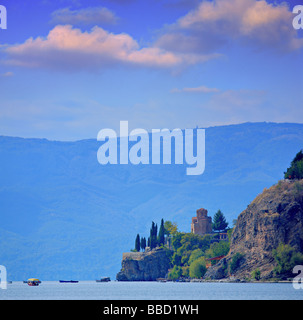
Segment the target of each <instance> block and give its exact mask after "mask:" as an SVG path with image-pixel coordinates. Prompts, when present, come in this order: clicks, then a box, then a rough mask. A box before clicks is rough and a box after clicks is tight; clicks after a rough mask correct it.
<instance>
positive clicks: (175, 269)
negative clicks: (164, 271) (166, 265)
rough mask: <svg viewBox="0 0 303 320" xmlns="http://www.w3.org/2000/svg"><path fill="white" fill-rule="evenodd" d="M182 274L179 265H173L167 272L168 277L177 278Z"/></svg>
mask: <svg viewBox="0 0 303 320" xmlns="http://www.w3.org/2000/svg"><path fill="white" fill-rule="evenodd" d="M181 276H182V268H181V267H179V266H174V267H173V269H172V270H171V271H170V272H169V274H168V279H170V280H177V279H179V278H180V277H181Z"/></svg>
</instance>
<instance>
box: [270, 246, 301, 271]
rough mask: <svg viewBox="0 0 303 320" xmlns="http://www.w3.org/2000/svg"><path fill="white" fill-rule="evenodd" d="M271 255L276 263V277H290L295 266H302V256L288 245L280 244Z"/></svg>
mask: <svg viewBox="0 0 303 320" xmlns="http://www.w3.org/2000/svg"><path fill="white" fill-rule="evenodd" d="M272 253H273V256H274V258H275V260H276V263H277V266H276V267H275V268H274V272H275V273H276V275H283V276H287V275H291V274H292V269H293V267H294V266H295V265H299V264H303V254H302V253H300V252H297V251H296V250H295V248H293V247H291V246H290V245H288V244H283V243H280V244H279V246H278V247H277V249H274V250H273V252H272Z"/></svg>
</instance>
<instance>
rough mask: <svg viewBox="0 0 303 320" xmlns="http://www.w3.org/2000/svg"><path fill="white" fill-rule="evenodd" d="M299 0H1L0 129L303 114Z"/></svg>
mask: <svg viewBox="0 0 303 320" xmlns="http://www.w3.org/2000/svg"><path fill="white" fill-rule="evenodd" d="M299 4H300V1H296V0H293V1H269V0H267V1H265V0H260V1H256V0H213V1H198V0H144V1H143V0H103V1H101V0H41V1H38V0H26V1H24V0H22V1H21V0H0V5H3V6H5V7H6V9H7V29H0V135H7V136H18V137H26V138H47V139H50V140H64V141H66V140H69V141H74V140H79V139H87V138H96V137H97V134H98V132H99V130H101V129H104V128H112V129H114V130H116V131H117V134H119V124H120V121H122V120H123V121H125V120H127V121H129V130H132V129H135V128H144V129H145V130H151V129H152V128H161V129H162V128H168V129H171V130H172V129H174V128H181V129H184V128H194V127H196V126H199V127H202V128H206V127H210V126H216V125H228V124H237V123H243V122H248V121H249V122H260V121H269V122H296V123H303V108H302V106H303V94H302V92H303V76H302V66H303V60H302V53H303V52H302V50H303V49H302V48H303V29H299V30H296V29H294V27H293V24H292V22H293V19H294V17H295V16H296V14H294V13H292V10H293V7H294V6H295V5H299ZM301 22H302V20H301ZM302 23H303V22H302Z"/></svg>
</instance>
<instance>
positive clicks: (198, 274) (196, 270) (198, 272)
mask: <svg viewBox="0 0 303 320" xmlns="http://www.w3.org/2000/svg"><path fill="white" fill-rule="evenodd" d="M206 270H207V269H206V264H205V259H204V257H200V258H198V259H196V260H195V261H193V262H192V263H191V265H190V266H189V276H190V277H191V278H196V279H200V278H202V277H203V276H204V274H205V273H206Z"/></svg>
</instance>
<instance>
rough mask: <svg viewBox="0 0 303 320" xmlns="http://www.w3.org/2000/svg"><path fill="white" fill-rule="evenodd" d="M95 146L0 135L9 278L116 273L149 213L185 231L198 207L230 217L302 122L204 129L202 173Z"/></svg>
mask: <svg viewBox="0 0 303 320" xmlns="http://www.w3.org/2000/svg"><path fill="white" fill-rule="evenodd" d="M99 146H100V142H98V141H96V140H94V139H91V140H81V141H76V142H58V141H49V140H46V139H23V138H14V137H4V136H0V176H1V179H0V217H1V225H0V243H1V250H0V264H2V265H5V266H6V267H7V271H8V277H9V278H10V279H12V280H23V279H27V278H29V277H32V276H35V277H39V278H41V279H44V280H58V279H60V278H73V279H79V280H85V279H95V278H96V279H97V278H100V277H101V276H111V277H113V278H114V277H115V274H116V273H117V272H118V271H119V270H120V263H121V257H122V252H125V251H129V250H130V249H131V248H133V247H134V240H135V236H136V234H137V233H139V232H142V230H143V231H144V230H145V231H144V232H145V235H148V232H149V227H150V223H151V221H152V220H153V221H155V222H158V223H159V222H160V220H161V218H164V219H166V220H172V221H175V222H177V224H178V226H179V229H180V230H182V231H186V232H189V231H190V221H191V216H192V214H193V213H194V212H195V211H196V209H197V208H200V207H204V208H207V210H208V212H209V215H213V214H214V213H215V211H217V210H218V209H221V210H222V211H223V213H224V214H225V216H226V218H227V220H228V221H229V222H230V223H231V222H232V220H233V219H235V218H237V216H238V215H239V213H240V212H242V211H243V210H244V209H245V208H246V206H247V205H248V204H249V203H250V202H251V201H252V200H253V199H254V198H255V196H256V195H257V194H259V193H261V192H262V190H263V189H264V188H265V187H267V188H268V187H270V186H271V185H272V184H274V183H276V181H277V180H279V179H282V178H283V172H284V171H285V170H286V168H287V167H288V166H289V164H290V162H291V160H292V159H293V157H294V155H295V154H296V153H297V152H298V151H299V150H300V149H302V147H303V124H291V123H283V124H277V123H244V124H240V125H229V126H220V127H211V128H207V129H206V169H205V172H204V174H203V175H201V176H186V174H185V167H186V165H138V166H135V165H107V166H102V165H100V164H99V163H98V161H97V150H98V148H99ZM142 235H143V234H142Z"/></svg>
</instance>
